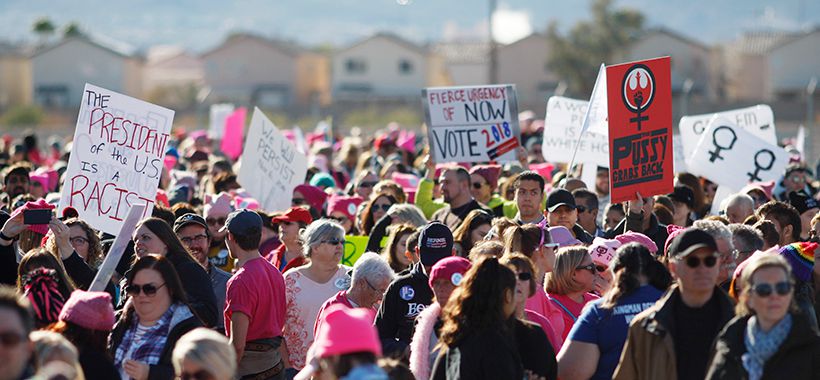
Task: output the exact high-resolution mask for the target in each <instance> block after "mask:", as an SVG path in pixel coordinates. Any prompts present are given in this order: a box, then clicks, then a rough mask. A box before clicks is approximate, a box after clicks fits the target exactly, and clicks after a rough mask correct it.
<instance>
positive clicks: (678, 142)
mask: <svg viewBox="0 0 820 380" xmlns="http://www.w3.org/2000/svg"><path fill="white" fill-rule="evenodd" d="M672 151H673V152H674V156H673V158H674V159H675V161H674V162H673V164H674V166H673V168H674V170H675V173H680V172H685V171H686V159H687V157H686V153H684V152H683V140H682V139H681V137H680V134H676V135H672Z"/></svg>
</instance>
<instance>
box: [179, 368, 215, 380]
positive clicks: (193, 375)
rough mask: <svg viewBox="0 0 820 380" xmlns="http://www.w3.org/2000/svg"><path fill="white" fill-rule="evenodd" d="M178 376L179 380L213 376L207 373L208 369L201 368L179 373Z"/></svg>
mask: <svg viewBox="0 0 820 380" xmlns="http://www.w3.org/2000/svg"><path fill="white" fill-rule="evenodd" d="M179 378H180V380H209V379H213V376H211V374H210V373H208V371H206V370H204V369H201V370H199V371H196V372H194V373H190V372H183V373H182V374H180V375H179Z"/></svg>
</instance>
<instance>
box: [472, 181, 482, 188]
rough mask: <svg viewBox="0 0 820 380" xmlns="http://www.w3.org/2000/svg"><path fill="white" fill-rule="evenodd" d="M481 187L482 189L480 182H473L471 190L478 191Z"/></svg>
mask: <svg viewBox="0 0 820 380" xmlns="http://www.w3.org/2000/svg"><path fill="white" fill-rule="evenodd" d="M482 187H484V184H483V183H481V182H473V189H476V190H478V189H481V188H482Z"/></svg>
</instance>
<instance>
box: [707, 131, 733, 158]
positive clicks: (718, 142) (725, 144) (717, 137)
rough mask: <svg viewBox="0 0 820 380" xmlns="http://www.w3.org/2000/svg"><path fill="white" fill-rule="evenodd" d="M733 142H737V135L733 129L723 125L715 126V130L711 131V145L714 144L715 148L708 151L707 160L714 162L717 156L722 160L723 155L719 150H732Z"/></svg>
mask: <svg viewBox="0 0 820 380" xmlns="http://www.w3.org/2000/svg"><path fill="white" fill-rule="evenodd" d="M722 131H725V132H722ZM735 142H737V135H736V134H735V131H734V129H732V128H729V127H727V126H725V125H721V126H720V127H717V128H715V130H714V131H712V145H714V146H715V150H710V151H709V153H710V155H709V162H715V160H716V159H718V158H719V159H721V160H722V159H723V156H721V155H720V151H722V150H732V147H734V146H735Z"/></svg>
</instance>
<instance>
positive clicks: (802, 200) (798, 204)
mask: <svg viewBox="0 0 820 380" xmlns="http://www.w3.org/2000/svg"><path fill="white" fill-rule="evenodd" d="M789 204H790V205H792V206H793V207H794V208H796V209H797V212H798V213H800V214H802V213H804V212H806V211H809V210H811V209H816V208H820V206H819V205H818V204H817V201H816V200H815V199H814V198H812V197H810V196H809V195H808V194H806V192H805V191H803V190H801V191H792V192H790V193H789Z"/></svg>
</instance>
